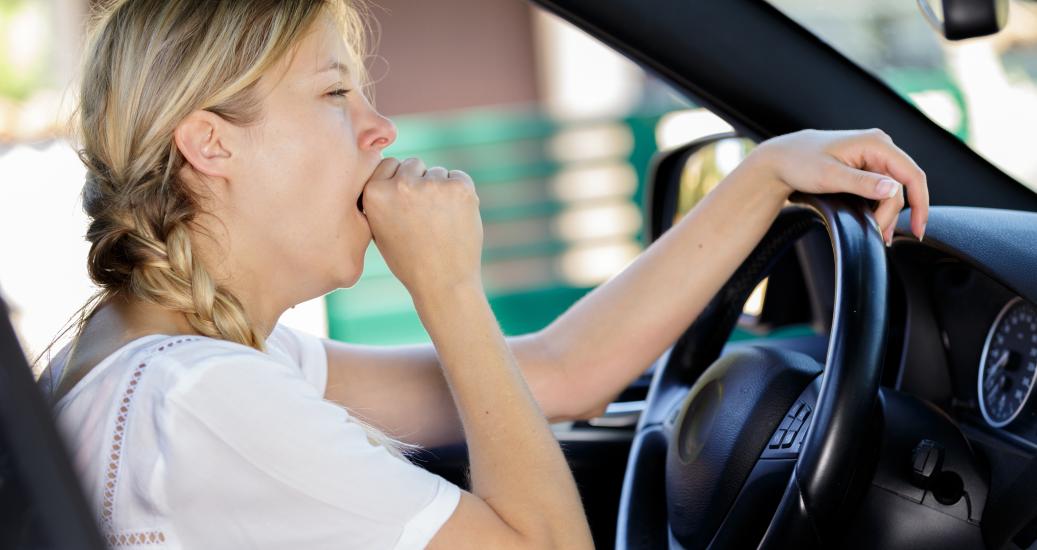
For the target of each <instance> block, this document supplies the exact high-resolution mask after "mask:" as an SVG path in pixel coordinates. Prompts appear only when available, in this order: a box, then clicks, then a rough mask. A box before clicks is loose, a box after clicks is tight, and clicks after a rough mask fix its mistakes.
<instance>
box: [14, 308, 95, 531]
mask: <svg viewBox="0 0 1037 550" xmlns="http://www.w3.org/2000/svg"><path fill="white" fill-rule="evenodd" d="M0 548H24V549H29V548H31V549H38V548H60V549H62V550H64V549H84V550H103V549H104V548H105V546H104V542H103V539H102V538H101V534H100V532H99V531H98V529H97V524H96V523H95V520H94V515H93V512H92V511H91V509H90V507H89V505H88V503H87V500H86V497H85V496H84V495H83V492H82V489H81V488H80V485H79V481H78V479H77V478H76V475H75V473H74V471H73V469H72V464H71V462H70V460H69V458H68V452H67V451H66V449H65V445H64V443H63V441H62V440H61V438H60V436H59V435H58V430H57V427H56V426H55V424H54V420H53V416H52V415H51V413H50V408H49V407H48V406H47V405H46V402H45V401H44V399H43V394H42V393H41V392H40V390H39V388H38V387H37V386H36V383H35V381H34V380H33V376H32V371H31V370H30V368H29V364H28V362H27V361H26V359H25V355H24V353H23V352H22V349H21V346H20V345H19V343H18V339H17V338H16V337H15V333H14V327H13V326H12V325H11V321H10V317H9V315H8V310H7V304H5V303H4V301H3V300H2V299H0Z"/></svg>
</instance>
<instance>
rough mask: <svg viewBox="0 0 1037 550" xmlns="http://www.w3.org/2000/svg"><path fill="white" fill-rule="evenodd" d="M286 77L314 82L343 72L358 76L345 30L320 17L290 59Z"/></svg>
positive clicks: (327, 18)
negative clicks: (313, 79) (325, 75)
mask: <svg viewBox="0 0 1037 550" xmlns="http://www.w3.org/2000/svg"><path fill="white" fill-rule="evenodd" d="M287 61H288V66H287V68H286V71H285V73H286V75H287V76H289V77H290V78H292V79H296V80H298V79H312V78H316V77H317V76H318V75H319V74H321V73H325V72H327V73H328V74H329V75H332V76H337V74H336V73H338V72H339V71H340V70H343V71H348V72H350V73H353V74H356V71H355V61H356V60H355V55H354V54H353V52H352V51H351V50H350V48H349V47H348V46H347V45H346V41H345V39H344V38H343V36H342V29H341V27H339V26H338V25H336V24H335V23H334V22H333V21H332V20H331V18H330V17H328V16H327V15H321V16H320V17H319V18H318V19H317V21H315V22H314V24H313V26H312V27H311V28H310V29H309V31H308V32H307V33H306V34H305V35H304V36H303V38H302V40H300V41H299V43H298V45H297V46H296V47H295V48H294V50H293V51H292V52H291V54H290V55H289V56H288V57H287Z"/></svg>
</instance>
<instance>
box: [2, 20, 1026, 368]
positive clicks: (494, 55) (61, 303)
mask: <svg viewBox="0 0 1037 550" xmlns="http://www.w3.org/2000/svg"><path fill="white" fill-rule="evenodd" d="M771 3H772V4H773V5H774V6H775V7H777V8H778V9H780V10H782V11H784V12H785V13H786V14H788V15H789V16H790V17H792V18H793V19H795V20H797V21H799V22H800V23H801V24H803V25H804V26H806V27H807V28H808V29H810V30H811V31H813V32H814V33H816V34H817V35H818V36H820V37H821V38H822V39H824V40H826V41H828V42H829V43H830V44H831V45H832V46H834V47H835V48H836V49H838V50H839V51H841V52H842V53H843V54H845V55H847V56H848V57H850V58H851V59H853V60H854V61H856V62H857V63H859V64H860V65H861V66H862V67H864V68H865V69H867V70H869V71H871V72H873V73H874V74H876V75H877V76H878V77H880V78H881V79H883V80H884V81H886V82H887V83H888V84H889V85H890V86H891V87H892V88H893V89H895V90H896V91H897V92H899V93H900V94H901V95H903V96H904V97H905V98H907V99H908V100H909V101H911V102H912V103H913V104H915V105H916V106H917V107H918V108H919V109H920V110H922V111H923V112H924V113H925V114H926V115H928V116H929V117H930V118H931V119H932V120H934V121H935V122H936V123H938V124H940V125H941V126H943V127H944V128H945V129H947V131H949V132H951V133H953V134H954V135H956V136H957V137H958V138H959V139H961V140H963V141H964V142H966V143H967V144H968V145H969V146H971V147H973V148H974V149H975V150H977V151H978V152H979V153H980V154H983V155H984V156H986V157H987V158H988V159H989V160H991V161H992V162H994V163H995V164H997V165H998V166H1000V167H1001V168H1002V169H1004V170H1005V171H1006V172H1008V173H1009V174H1011V175H1013V176H1015V177H1016V178H1018V179H1019V180H1020V181H1022V182H1024V183H1025V184H1027V185H1029V186H1031V187H1034V186H1037V155H1035V154H1033V153H1032V147H1033V145H1032V144H1033V143H1034V140H1033V139H1032V138H1033V136H1032V135H1031V134H1032V133H1033V132H1034V131H1035V130H1034V129H1035V128H1037V87H1035V84H1034V82H1035V79H1037V12H1035V11H1034V8H1033V7H1032V6H1031V5H1027V4H1015V3H1013V5H1012V6H1011V7H1012V10H1011V16H1010V20H1009V26H1008V28H1007V29H1006V30H1005V31H1003V32H1002V33H1000V34H999V35H996V36H994V37H992V38H985V39H976V40H972V41H966V42H963V43H954V44H952V43H949V42H946V41H944V40H942V39H941V38H939V37H938V36H937V35H936V34H935V33H934V32H932V30H931V29H929V28H928V26H927V25H926V23H925V22H924V20H923V19H922V17H921V16H920V15H919V13H918V10H917V8H916V6H915V2H914V1H912V0H867V1H863V0H825V1H823V2H822V1H816V0H815V1H807V0H772V2H771ZM89 10H90V2H89V1H88V0H0V293H2V295H3V297H4V299H5V300H6V301H8V303H9V305H10V306H11V308H12V310H13V316H14V320H15V326H16V329H17V330H18V331H19V334H20V337H21V338H22V341H23V344H24V346H25V347H26V351H27V352H29V353H30V354H32V355H35V354H36V353H38V352H39V351H41V350H42V349H43V348H44V347H45V346H46V345H47V344H48V343H49V342H50V341H51V339H52V338H53V337H54V335H55V334H56V333H57V332H58V331H59V330H60V328H61V327H62V326H63V325H64V324H65V323H66V322H67V320H68V319H69V317H70V316H71V315H72V314H73V313H74V312H75V311H76V310H77V309H78V308H79V307H80V305H81V304H82V303H83V302H84V301H85V300H86V298H87V297H88V296H89V295H90V294H91V292H92V288H91V285H90V283H89V280H88V279H87V277H86V270H85V257H86V251H87V246H86V243H85V241H84V240H83V234H84V232H85V228H86V220H85V217H84V215H83V213H82V211H81V208H80V205H79V192H80V189H81V185H82V180H83V175H84V169H83V167H82V165H81V164H80V163H79V161H78V158H77V157H76V154H75V145H74V144H72V143H70V141H69V137H68V135H69V134H68V132H67V121H68V117H69V116H70V111H71V107H72V105H73V104H74V101H75V94H76V90H75V80H76V71H77V64H78V59H79V55H80V52H81V45H80V44H81V40H82V28H83V25H84V22H85V18H86V16H87V14H88V13H89ZM371 12H372V15H373V16H374V18H375V19H377V21H378V23H379V25H378V26H379V27H380V31H379V33H378V35H379V40H378V49H377V51H376V55H375V56H373V57H372V58H371V59H370V60H369V65H370V70H371V74H372V77H373V79H374V80H375V84H374V87H373V95H374V98H375V100H376V104H377V106H378V108H379V109H380V110H381V111H382V112H383V113H385V114H387V115H389V116H390V117H392V118H393V120H394V121H395V122H396V124H397V126H398V128H399V139H398V141H397V142H396V143H395V144H394V145H393V146H392V148H391V149H390V150H389V151H387V154H389V155H394V156H401V157H405V156H419V157H421V158H423V159H424V160H425V161H426V163H428V164H429V165H444V166H448V167H451V168H458V169H463V170H465V171H467V172H468V173H469V174H471V175H472V176H473V178H474V179H475V181H476V184H477V186H478V192H479V196H480V199H481V205H482V206H481V207H482V217H483V221H484V224H485V251H484V281H485V284H486V288H487V292H488V294H489V297H490V302H491V305H492V306H493V308H494V311H495V312H496V314H497V316H498V319H499V320H500V322H501V325H502V327H503V329H504V331H505V332H506V333H508V334H520V333H524V332H528V331H535V330H538V329H539V328H541V327H543V326H545V325H546V324H547V323H549V322H550V321H551V320H552V319H554V318H555V317H556V316H557V315H558V314H559V313H561V312H562V311H564V310H565V308H567V307H568V306H569V305H570V304H571V303H572V302H574V301H575V300H577V299H578V298H579V297H580V296H582V295H583V294H585V293H586V292H587V291H589V290H590V289H592V288H593V287H594V286H596V285H598V284H600V283H601V282H603V281H605V280H607V279H608V278H609V277H611V276H612V275H614V274H615V273H617V272H618V271H620V270H621V269H622V268H623V267H624V266H625V265H627V264H628V263H629V262H630V261H631V260H632V259H633V258H634V257H635V256H636V255H637V254H638V253H639V252H640V251H641V250H642V248H643V246H644V239H643V232H642V213H641V200H642V196H643V193H644V187H645V176H646V172H647V168H648V165H649V162H650V159H651V157H652V155H653V154H655V152H656V151H658V150H660V149H667V148H671V147H675V146H677V145H680V144H682V143H685V142H687V141H690V140H692V139H696V138H699V137H702V136H705V135H710V134H715V133H718V132H724V131H729V130H730V128H729V127H728V126H727V125H726V124H725V123H724V122H723V121H721V120H720V119H718V118H717V117H715V116H713V115H712V114H711V113H710V112H709V111H707V110H705V109H701V108H698V107H696V106H695V105H694V104H693V103H691V102H689V101H687V100H685V99H683V98H681V97H680V96H678V95H677V94H675V93H673V92H672V91H671V90H670V89H669V88H668V87H667V85H666V84H665V83H663V82H661V81H659V80H657V79H655V78H653V77H652V76H650V75H646V74H645V73H644V72H643V71H642V70H641V69H639V68H638V67H637V66H636V65H634V64H632V63H630V62H629V61H627V60H625V59H624V58H622V57H620V56H618V55H616V54H614V53H612V52H611V51H610V50H608V49H607V48H605V47H604V46H602V45H601V44H599V43H597V42H596V41H595V40H593V39H591V38H589V37H588V36H586V35H585V34H583V33H582V32H580V31H578V30H576V29H574V28H573V27H571V26H569V25H568V24H566V23H564V22H562V21H560V20H559V19H557V18H555V17H553V16H551V15H548V14H546V13H544V12H542V11H540V10H538V9H536V8H533V7H531V6H529V5H528V4H527V3H525V2H522V1H520V0H436V1H424V2H405V1H404V0H380V1H378V2H377V3H373V4H372V9H371ZM745 39H746V40H752V37H750V36H747V37H745ZM721 53H722V52H721ZM772 55H780V52H773V53H772ZM766 85H767V83H765V82H761V83H760V86H766ZM817 85H818V86H824V83H823V82H818V83H817ZM846 108H847V109H853V108H854V106H853V105H852V104H848V105H846ZM746 151H747V149H746V147H742V146H740V145H739V144H738V143H737V142H735V143H734V144H733V145H732V146H719V147H717V148H716V149H715V150H714V151H713V152H712V154H711V155H710V156H709V157H708V159H707V162H706V163H705V164H704V165H700V166H697V167H695V170H694V173H689V180H688V182H687V187H688V189H687V190H686V191H687V193H684V192H683V191H682V201H681V203H682V204H681V205H682V208H684V209H687V208H690V207H691V206H693V205H694V203H695V202H696V201H697V200H698V199H700V198H701V196H702V195H704V194H705V193H706V192H708V190H709V189H710V188H711V187H712V186H713V185H715V184H716V182H717V181H719V179H720V177H719V176H720V174H723V173H726V172H727V171H729V170H730V169H731V168H732V167H733V166H734V165H737V163H738V162H739V161H740V160H741V159H742V158H743V157H744V155H745V154H746ZM686 197H691V198H690V199H686ZM272 222H274V223H276V220H272ZM763 299H765V298H764V296H763V294H762V293H761V294H760V295H758V296H756V297H755V298H754V300H755V303H750V304H749V306H748V311H749V313H752V310H753V309H754V308H756V309H758V308H760V307H761V303H760V302H761V301H762V300H763ZM282 322H285V323H287V324H290V325H293V326H296V327H299V328H302V329H304V330H307V331H310V332H312V333H315V334H319V335H326V336H330V337H332V338H337V339H341V340H347V341H352V342H360V343H372V344H393V343H404V342H418V341H426V340H427V335H426V334H425V332H424V330H423V329H422V327H421V324H420V322H419V320H418V318H417V316H416V314H415V313H414V310H413V307H412V305H411V301H410V298H409V296H408V295H407V293H406V291H405V290H404V288H403V287H402V285H400V284H399V283H398V282H397V281H396V280H395V279H394V278H393V277H392V276H391V274H390V273H389V271H388V269H387V268H386V267H385V264H384V262H382V261H381V259H380V258H379V256H378V253H377V250H376V249H375V248H374V247H373V246H372V247H371V248H370V249H369V250H368V258H367V268H366V270H365V273H364V275H363V277H362V278H361V280H360V282H358V283H357V285H355V286H354V287H353V288H350V289H342V290H338V291H336V292H334V293H331V294H329V295H327V296H325V297H323V298H320V299H317V300H313V301H311V302H308V303H305V304H300V305H299V306H297V307H296V308H294V309H292V310H290V311H289V312H287V313H286V314H285V316H284V317H283V319H282Z"/></svg>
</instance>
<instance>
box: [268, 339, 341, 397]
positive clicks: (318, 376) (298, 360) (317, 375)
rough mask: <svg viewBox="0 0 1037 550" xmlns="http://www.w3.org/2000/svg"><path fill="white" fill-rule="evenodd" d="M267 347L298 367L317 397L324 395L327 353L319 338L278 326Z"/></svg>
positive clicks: (326, 380) (326, 375)
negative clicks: (313, 388) (281, 354)
mask: <svg viewBox="0 0 1037 550" xmlns="http://www.w3.org/2000/svg"><path fill="white" fill-rule="evenodd" d="M267 345H268V347H270V348H271V350H272V351H273V350H274V349H276V350H277V351H280V352H281V353H284V354H285V355H286V356H287V357H288V358H289V359H291V361H292V362H294V363H295V364H296V365H299V369H300V370H301V371H302V375H303V378H305V379H306V381H307V382H309V383H310V384H312V385H313V387H315V388H317V393H318V394H319V395H321V396H323V395H324V392H325V390H326V389H327V386H328V352H327V351H326V350H325V349H324V344H323V342H321V339H320V338H319V337H317V336H314V335H312V334H309V333H306V332H303V331H301V330H297V329H294V328H291V327H289V326H286V325H281V324H278V325H275V326H274V330H273V331H271V332H270V337H269V338H267Z"/></svg>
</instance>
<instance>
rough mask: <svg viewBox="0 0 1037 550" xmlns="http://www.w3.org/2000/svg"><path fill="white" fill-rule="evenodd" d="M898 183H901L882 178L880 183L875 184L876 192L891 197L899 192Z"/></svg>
mask: <svg viewBox="0 0 1037 550" xmlns="http://www.w3.org/2000/svg"><path fill="white" fill-rule="evenodd" d="M898 185H900V184H899V183H897V182H895V181H893V180H891V179H889V178H882V179H880V180H879V183H878V185H876V186H875V193H877V194H878V195H880V196H883V197H886V198H887V199H891V198H893V196H894V195H896V194H897V186H898Z"/></svg>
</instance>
